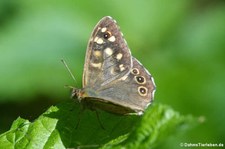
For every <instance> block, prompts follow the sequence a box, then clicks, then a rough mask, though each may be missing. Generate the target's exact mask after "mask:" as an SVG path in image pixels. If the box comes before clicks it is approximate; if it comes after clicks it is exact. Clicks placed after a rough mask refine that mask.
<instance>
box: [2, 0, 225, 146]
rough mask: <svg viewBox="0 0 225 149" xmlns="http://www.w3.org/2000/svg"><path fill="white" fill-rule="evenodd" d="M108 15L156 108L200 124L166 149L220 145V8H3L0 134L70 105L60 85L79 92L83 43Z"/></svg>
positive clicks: (44, 0) (162, 4)
mask: <svg viewBox="0 0 225 149" xmlns="http://www.w3.org/2000/svg"><path fill="white" fill-rule="evenodd" d="M108 15H109V16H112V17H113V18H114V19H116V20H117V22H118V24H119V25H120V27H121V30H122V32H123V34H124V36H125V38H126V40H127V42H128V44H129V47H130V48H131V51H132V54H133V56H134V57H136V58H137V59H139V60H140V61H141V62H142V64H143V65H144V66H145V67H146V68H147V69H148V70H149V71H150V72H151V74H152V75H153V76H154V79H155V82H156V85H157V91H156V96H155V102H158V103H163V104H167V105H170V106H171V107H173V108H174V109H175V110H177V111H179V112H180V113H182V114H191V115H193V116H195V117H200V119H201V120H204V121H205V122H204V123H203V124H201V125H199V126H197V127H196V128H194V129H192V130H190V131H189V132H188V133H186V134H185V135H183V136H182V135H181V136H180V135H179V136H176V135H175V136H173V137H171V138H170V139H168V141H167V144H168V145H169V146H173V147H179V143H180V142H187V143H189V142H190V143H198V142H201V143H225V142H224V140H223V139H224V137H225V135H224V134H225V128H224V126H225V114H224V109H225V93H224V90H225V1H224V0H213V1H212V0H197V1H196V0H170V1H165V0H149V1H147V0H143V1H134V0H124V1H121V0H113V1H104V0H95V1H77V0H64V1H62V0H61V1H53V0H39V1H37V0H36V1H35V0H34V1H25V0H17V1H14V0H1V1H0V115H1V116H0V132H1V133H2V132H4V131H6V130H8V129H9V127H10V125H11V123H12V121H13V120H14V119H16V118H17V117H18V116H21V117H23V118H27V119H29V120H34V119H35V118H37V116H38V115H40V114H41V113H43V112H44V111H45V110H47V109H48V107H49V106H50V105H55V104H57V103H60V102H62V101H65V100H70V99H69V96H70V94H69V91H68V89H66V88H64V85H66V84H68V85H73V86H77V87H81V82H82V80H81V79H82V71H83V64H84V57H85V51H86V46H87V42H88V40H89V37H90V34H91V32H92V30H93V27H94V26H95V25H96V23H97V22H98V21H99V20H100V19H101V18H102V17H103V16H108ZM61 58H64V59H65V60H66V62H67V63H68V65H69V67H70V68H71V69H72V71H73V73H74V75H75V77H76V79H77V84H75V83H74V81H73V80H72V79H71V77H70V76H69V74H68V72H67V70H66V69H65V67H64V66H63V65H62V64H61V61H60V59H61Z"/></svg>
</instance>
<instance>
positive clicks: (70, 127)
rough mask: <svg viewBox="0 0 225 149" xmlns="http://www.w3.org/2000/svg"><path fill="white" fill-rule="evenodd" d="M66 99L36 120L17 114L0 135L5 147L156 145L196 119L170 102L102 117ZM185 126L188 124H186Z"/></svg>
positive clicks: (38, 148)
mask: <svg viewBox="0 0 225 149" xmlns="http://www.w3.org/2000/svg"><path fill="white" fill-rule="evenodd" d="M84 112H85V114H83V115H82V117H80V118H81V119H82V120H81V121H80V123H79V125H78V128H76V125H77V123H78V119H79V115H78V113H79V107H78V106H76V105H73V104H72V103H62V104H60V105H57V106H52V107H50V108H49V109H48V110H47V111H46V112H45V113H43V114H42V115H41V116H40V117H39V118H37V119H36V120H35V121H34V122H29V121H28V120H25V119H22V118H20V117H19V118H17V120H15V121H14V122H13V124H12V126H11V129H10V130H9V131H7V132H5V133H4V134H2V135H1V136H0V144H1V147H2V148H9V149H10V148H32V149H35V148H37V149H40V148H78V147H80V148H82V147H85V148H89V147H90V148H95V147H98V148H99V147H101V148H102V149H111V148H122V147H123V148H133V149H135V148H143V149H145V148H146V149H149V148H155V147H157V145H158V144H159V143H160V142H161V141H162V140H164V139H166V138H167V137H168V136H170V135H171V134H172V133H174V132H175V130H177V129H179V130H180V129H183V128H185V127H186V128H187V127H189V126H191V123H193V122H194V119H193V118H192V117H190V116H182V115H180V114H179V113H177V112H175V111H174V110H172V109H171V108H170V107H168V106H164V105H159V104H156V105H155V104H153V105H152V106H151V108H149V109H148V110H147V111H146V113H145V114H144V115H143V116H142V117H138V116H116V115H113V114H108V113H105V112H102V111H101V115H100V117H101V121H102V123H103V125H104V127H105V129H103V128H101V127H100V124H99V122H98V121H97V119H96V117H95V113H94V112H92V111H84ZM184 126H185V127H184Z"/></svg>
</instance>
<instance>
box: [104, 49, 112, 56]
mask: <svg viewBox="0 0 225 149" xmlns="http://www.w3.org/2000/svg"><path fill="white" fill-rule="evenodd" d="M105 53H106V54H107V55H108V56H111V55H112V53H113V51H112V49H111V48H106V49H105Z"/></svg>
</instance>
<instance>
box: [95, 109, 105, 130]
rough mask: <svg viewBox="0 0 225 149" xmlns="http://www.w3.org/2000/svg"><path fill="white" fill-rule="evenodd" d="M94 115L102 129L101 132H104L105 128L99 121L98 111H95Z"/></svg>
mask: <svg viewBox="0 0 225 149" xmlns="http://www.w3.org/2000/svg"><path fill="white" fill-rule="evenodd" d="M95 113H96V116H97V119H98V122H99V124H100V126H101V128H102V129H103V130H105V128H104V126H103V124H102V122H101V121H100V118H99V114H98V111H97V110H95Z"/></svg>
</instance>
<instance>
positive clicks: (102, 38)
mask: <svg viewBox="0 0 225 149" xmlns="http://www.w3.org/2000/svg"><path fill="white" fill-rule="evenodd" d="M131 68H132V60H131V53H130V50H129V48H128V46H127V44H126V41H125V40H124V38H123V36H122V34H121V32H120V29H119V27H118V25H117V24H116V22H115V21H114V20H113V19H112V18H111V17H104V18H103V19H101V20H100V21H99V23H98V24H97V25H96V26H95V28H94V31H93V32H92V35H91V38H90V40H89V43H88V47H87V51H86V58H85V65H84V72H83V87H86V86H89V87H92V88H93V89H95V88H96V89H98V88H101V87H102V86H105V85H107V84H109V83H110V82H112V81H115V80H116V79H119V78H121V77H123V76H124V75H126V74H127V73H129V71H130V69H131Z"/></svg>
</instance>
